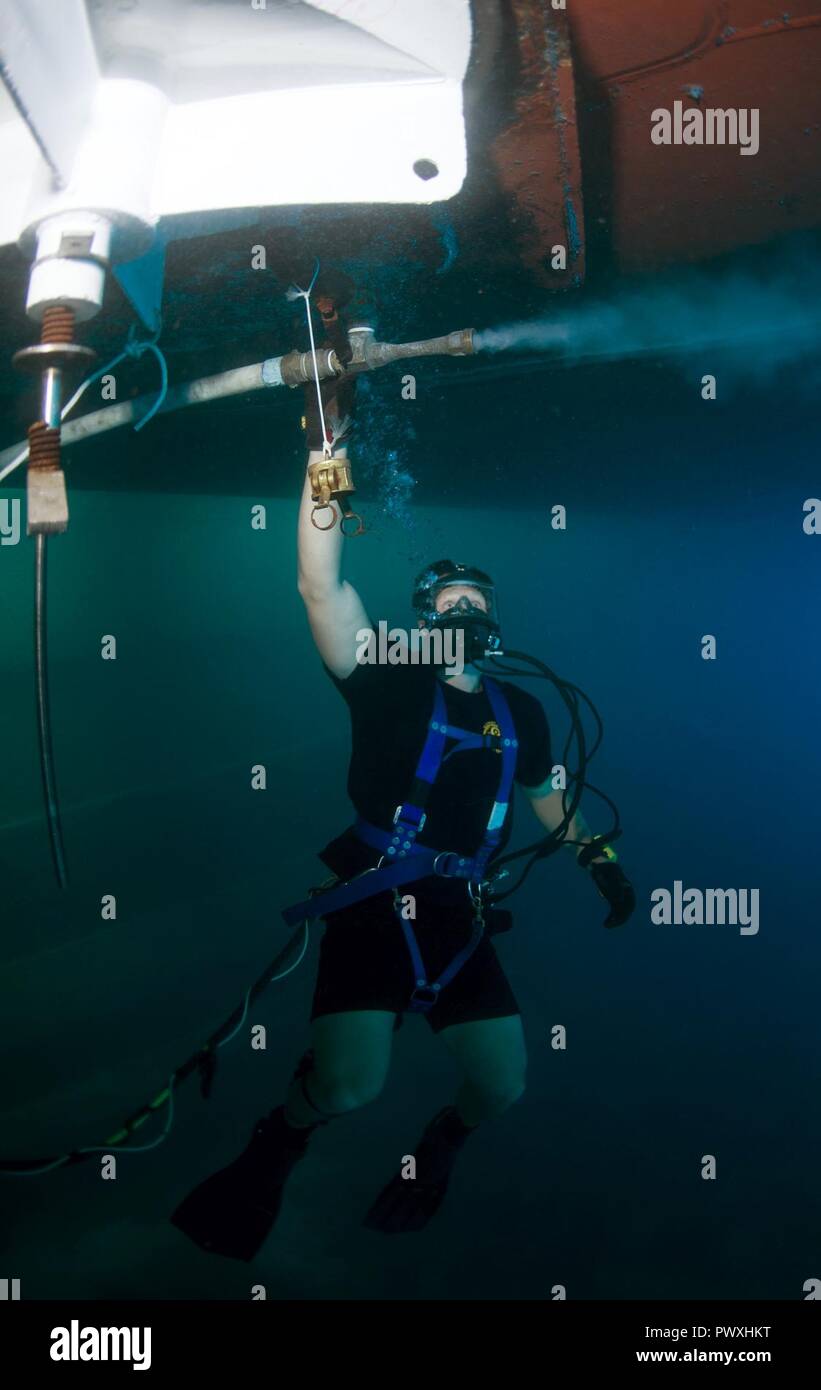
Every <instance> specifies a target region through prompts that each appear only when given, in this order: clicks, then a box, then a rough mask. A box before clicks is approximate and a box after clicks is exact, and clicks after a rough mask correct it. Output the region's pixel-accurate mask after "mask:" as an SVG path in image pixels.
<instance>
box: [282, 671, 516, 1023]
mask: <svg viewBox="0 0 821 1390" xmlns="http://www.w3.org/2000/svg"><path fill="white" fill-rule="evenodd" d="M485 690H486V692H487V696H488V700H489V702H490V706H491V709H492V710H493V714H494V716H495V718H496V722H497V724H498V727H499V730H500V733H499V736H498V737H495V736H491V735H488V734H475V733H472V732H471V731H470V730H467V729H461V728H459V727H457V726H456V725H453V724H448V722H447V708H446V705H445V696H444V692H443V689H442V686H441V684H440V682H439V681H437V682H436V689H435V692H434V698H433V714H432V716H431V718H430V720H429V722H428V732H427V737H426V739H425V743H424V746H423V748H422V752H421V754H420V757H419V761H418V763H417V765H416V771H415V774H414V779H413V783H412V786H411V791H410V799H409V800H408V801H405V802H403V803H402V804H401V805H400V806H397V808H396V812H395V814H394V818H393V830H383V829H382V828H381V827H380V826H378V825H372V824H371V823H370V822H369V821H366V820H363V819H361V818H359V819H358V820H357V821H356V823H355V825H354V831H355V833H356V835H357V836H358V838H359V839H360V840H363V841H364V843H365V844H367V845H370V846H371V847H372V848H373V849H378V850H380V851H381V855H382V859H381V860H380V863H379V864H378V865H377V866H376V868H373V869H366V870H365V872H364V873H362V874H359V875H358V876H357V877H356V878H354V879H350V880H349V881H348V882H347V883H341V884H339V885H338V886H337V887H336V888H330V889H328V890H327V891H325V892H323V893H321V894H315V895H312V896H311V897H310V898H308V899H306V900H305V901H304V902H301V903H297V904H296V905H295V906H294V907H289V908H286V909H285V911H284V912H283V913H282V916H283V918H284V920H285V921H286V922H287V923H288V925H289V926H290V925H292V924H294V923H297V922H303V921H312V920H313V919H315V918H316V917H325V916H326V915H327V914H329V913H332V912H337V911H339V910H340V909H341V908H344V907H351V906H353V905H354V904H355V903H358V902H364V901H365V900H366V899H368V898H372V897H374V896H375V895H376V894H377V893H382V892H385V891H386V890H387V889H393V892H394V908H395V909H396V899H397V893H396V890H397V888H400V887H402V885H404V884H407V883H413V882H415V881H416V880H418V879H421V878H427V877H430V876H431V875H437V874H438V875H440V876H441V877H445V878H462V879H466V880H470V881H474V882H476V883H477V884H481V883H482V882H483V881H484V879H485V871H486V869H487V864H488V861H489V860H490V858H491V856H492V855H493V853H494V851H495V850H496V848H497V847H498V845H499V842H500V840H501V836H502V830H503V828H504V823H505V819H506V817H507V812H508V807H509V805H510V795H511V791H512V788H513V778H514V774H515V771H516V754H517V749H518V741H517V739H516V732H515V729H514V725H513V716H512V715H511V712H510V706H509V705H508V702H507V700H506V699H505V696H504V693H503V691H502V689H501V687H500V686H499V685H497V683H496V682H495V681H493V680H489V679H488V678H487V677H485ZM447 739H452V740H454V741H455V746H454V747H453V748H452V749H451V750H450V752H449V753H447V754H445V743H446V740H447ZM499 745H500V746H499ZM495 747H498V749H499V752H500V753H501V756H502V762H501V769H500V776H499V785H498V788H497V791H496V798H495V800H494V802H493V805H492V807H491V810H490V815H489V817H488V822H487V826H486V828H485V832H484V835H483V837H482V842H481V844H480V846H479V849H478V850H477V852H476V854H474V855H473V856H470V855H457V854H454V853H451V852H448V851H444V850H435V849H430V848H429V847H427V846H423V845H419V844H417V843H416V837H417V835H418V834H419V832H420V831H421V830H422V828H423V827H424V824H425V807H426V805H427V802H428V798H429V796H430V793H431V790H432V788H433V784H434V782H435V781H436V778H437V776H438V774H439V771H440V769H441V767H442V764H443V762H445V761H446V759H447V758H450V757H452V756H453V754H454V753H459V752H462V751H468V750H470V749H476V748H495ZM383 861H385V862H383ZM474 906H475V912H474V918H473V929H472V931H471V935H470V939H469V941H468V942H467V944H466V945H465V946H464V947H463V948H462V950H461V951H459V952H458V953H457V954H456V955H455V956H454V957H453V960H452V961H451V962H450V964H449V965H448V966H447V968H446V969H445V970H444V971H443V973H442V974H441V975H440V977H439V979H438V980H436V981H434V982H433V983H429V982H428V980H427V975H426V972H425V964H424V961H423V960H422V953H421V951H420V949H419V943H418V941H417V939H416V936H415V934H414V931H413V927H412V926H411V924H410V921H409V920H408V919H406V918H404V917H403V916H402V915H401V913H398V914H397V915H398V916H399V919H400V921H401V924H402V931H403V933H404V936H405V941H406V943H407V946H408V951H409V953H410V957H411V964H412V966H413V972H414V980H415V982H416V983H415V987H414V990H413V994H412V996H411V1002H410V1006H409V1007H410V1008H411V1009H413V1010H415V1011H422V1012H424V1011H426V1010H427V1009H430V1008H432V1007H433V1005H434V1004H435V1003H436V1000H437V998H438V997H439V994H440V992H441V990H442V989H444V987H445V986H446V985H447V984H449V983H450V981H451V980H452V979H453V978H454V976H455V975H456V974H457V973H458V971H459V970H461V968H462V966H463V965H464V964H465V962H466V961H467V960H468V959H469V958H470V956H471V955H472V954H473V952H474V951H475V949H476V947H477V946H478V944H479V941H480V940H481V937H482V934H483V931H484V920H483V917H482V911H481V899H480V898H478V897H474Z"/></svg>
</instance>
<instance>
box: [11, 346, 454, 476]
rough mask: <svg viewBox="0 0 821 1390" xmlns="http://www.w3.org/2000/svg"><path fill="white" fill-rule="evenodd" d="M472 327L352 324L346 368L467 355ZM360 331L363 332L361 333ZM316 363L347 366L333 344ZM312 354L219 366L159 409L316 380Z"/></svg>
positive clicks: (86, 429)
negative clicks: (394, 329)
mask: <svg viewBox="0 0 821 1390" xmlns="http://www.w3.org/2000/svg"><path fill="white" fill-rule="evenodd" d="M473 332H474V330H473V329H472V328H463V329H459V330H458V331H457V332H455V333H447V334H445V335H444V336H442V337H440V338H427V339H424V340H422V341H421V342H415V343H376V342H374V341H373V329H372V328H365V329H363V328H353V329H351V331H350V335H349V336H350V342H351V347H352V348H353V352H354V356H353V358H352V360H351V362H350V363H349V364H348V366H347V368H346V370H348V371H351V372H362V371H374V370H375V369H376V368H378V367H383V366H385V364H386V363H388V362H395V361H397V360H398V359H400V358H402V357H432V356H438V355H440V354H443V355H446V356H450V357H464V356H466V355H467V354H469V353H472V352H473V350H474V348H473ZM357 335H359V336H357ZM317 366H318V368H319V377H320V380H321V381H322V380H327V379H329V378H330V377H333V376H339V375H340V374H341V372H342V366H341V363H340V361H339V358H338V357H337V355H336V353H335V352H334V351H333V350H332V349H330V348H320V349H318V350H317ZM313 377H314V368H313V359H312V357H311V354H310V353H309V352H289V353H286V355H285V356H284V357H268V358H266V360H265V361H264V362H255V363H253V364H252V365H251V366H248V367H236V368H234V369H233V370H232V371H230V372H219V373H217V375H216V376H206V377H200V378H199V380H198V381H189V382H186V383H185V384H183V385H181V386H174V387H172V388H171V390H170V391H169V392H168V393H167V395H166V397H165V400H164V401H163V403H162V405H161V406H160V409H159V410H158V412H157V414H158V415H164V414H165V413H166V412H167V411H170V410H179V409H181V408H182V407H183V406H187V405H200V404H201V403H202V402H203V401H216V400H221V399H222V397H223V396H236V395H243V394H245V393H246V392H248V391H258V390H261V389H263V388H267V387H271V386H299V385H300V384H302V383H304V382H306V381H313ZM155 400H156V396H154V395H153V394H151V395H145V396H138V397H137V398H136V399H135V400H133V401H123V402H122V404H120V405H109V406H106V407H105V408H104V409H103V410H95V411H92V412H91V413H90V414H88V415H83V416H81V417H80V419H79V420H69V421H67V422H66V424H64V425H63V427H62V441H63V444H78V443H79V442H80V441H81V440H83V439H91V438H92V437H93V436H95V435H98V434H104V433H105V432H106V431H107V430H113V429H119V428H120V427H121V426H123V425H130V424H133V423H134V422H135V421H137V420H139V419H140V417H141V416H142V415H145V413H146V411H148V410H150V409H151V406H152V405H153V404H154V401H155ZM24 447H25V446H24V444H22V443H20V444H15V445H12V447H11V448H9V449H4V450H3V451H2V453H0V472H2V470H3V468H4V467H5V466H6V465H7V464H9V463H11V462H12V460H13V459H14V458H15V457H16V456H17V455H18V454H19V453H20V450H21V449H22V448H24Z"/></svg>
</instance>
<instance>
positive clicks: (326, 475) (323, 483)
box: [308, 458, 365, 536]
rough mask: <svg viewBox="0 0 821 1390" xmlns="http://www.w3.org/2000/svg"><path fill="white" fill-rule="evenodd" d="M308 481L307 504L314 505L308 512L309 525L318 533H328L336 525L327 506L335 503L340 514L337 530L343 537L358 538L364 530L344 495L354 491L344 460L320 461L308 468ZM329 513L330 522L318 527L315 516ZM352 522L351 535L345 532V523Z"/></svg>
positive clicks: (349, 470)
mask: <svg viewBox="0 0 821 1390" xmlns="http://www.w3.org/2000/svg"><path fill="white" fill-rule="evenodd" d="M308 479H309V482H310V484H311V501H312V502H313V503H314V504H315V505H314V509H313V511H312V512H311V521H312V523H313V525H314V526H315V527H316V529H317V530H318V531H330V530H331V529H332V528H333V526H334V525H335V523H336V516H335V515H334V510H333V507H332V506H331V502H336V503H337V504H338V506H339V510H340V512H341V513H342V519H341V521H340V526H341V527H342V531H343V534H344V535H350V536H360V535H361V534H362V532H363V531H364V530H365V527H364V525H363V522H362V518H361V517H360V516H359V515H358V513H357V512H355V511H353V510H352V509H351V507H350V506H349V504H348V503H347V501H346V500H345V498H346V495H347V494H349V493H352V492H355V491H356V487H355V486H354V480H353V473H352V472H351V465H350V463H349V462H348V460H347V459H335V458H324V459H322V461H321V462H320V463H309V464H308ZM326 508H328V510H329V511H330V513H331V519H330V521H329V522H328V524H327V525H326V526H322V525H321V524H320V523H319V522H318V521H317V519H316V516H317V512H322V511H325V509H326ZM348 520H353V521H355V522H356V523H357V526H356V530H355V531H345V522H346V521H348Z"/></svg>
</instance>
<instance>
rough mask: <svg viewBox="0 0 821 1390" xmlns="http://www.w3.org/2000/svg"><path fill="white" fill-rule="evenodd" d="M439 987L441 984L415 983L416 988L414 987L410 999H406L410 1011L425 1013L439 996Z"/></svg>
mask: <svg viewBox="0 0 821 1390" xmlns="http://www.w3.org/2000/svg"><path fill="white" fill-rule="evenodd" d="M440 989H441V985H436V984H434V985H429V984H425V983H422V984H419V983H417V985H416V988H415V989H414V991H413V994H412V995H411V997H410V1000H409V1001H408V1008H409V1009H410V1010H411V1012H412V1013H416V1014H419V1013H426V1012H427V1010H428V1009H432V1008H433V1006H434V1004H435V1003H436V1001H437V999H438V998H439V991H440Z"/></svg>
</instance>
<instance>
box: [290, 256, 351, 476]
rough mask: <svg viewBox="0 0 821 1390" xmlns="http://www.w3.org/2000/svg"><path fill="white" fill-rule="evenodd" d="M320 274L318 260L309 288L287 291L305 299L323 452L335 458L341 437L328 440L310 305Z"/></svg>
mask: <svg viewBox="0 0 821 1390" xmlns="http://www.w3.org/2000/svg"><path fill="white" fill-rule="evenodd" d="M318 274H319V261H318V260H317V263H316V265H315V266H314V273H313V276H312V277H311V283H310V285H309V286H308V288H307V290H301V289H300V288H299V286H298V285H291V286H290V288H289V289H288V291H287V297H288V299H292V300H293V299H304V300H305V317H306V318H307V320H308V335H309V337H310V339H311V357H312V359H313V364H314V382H315V385H316V399H317V402H318V404H319V421H320V424H321V425H322V452H323V454H324V456H325V458H333V446H334V444H335V443H336V440H337V438H338V437H339V435H338V434H337V435H335V436H334V439H333V441H332V442H331V443H329V442H328V432H327V430H326V428H325V412H324V410H323V409H322V391H321V389H320V385H319V366H318V365H317V360H316V344H315V343H314V325H313V323H312V321H311V305H310V299H311V290H312V289H313V287H314V285H315V284H316V277H317V275H318Z"/></svg>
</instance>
